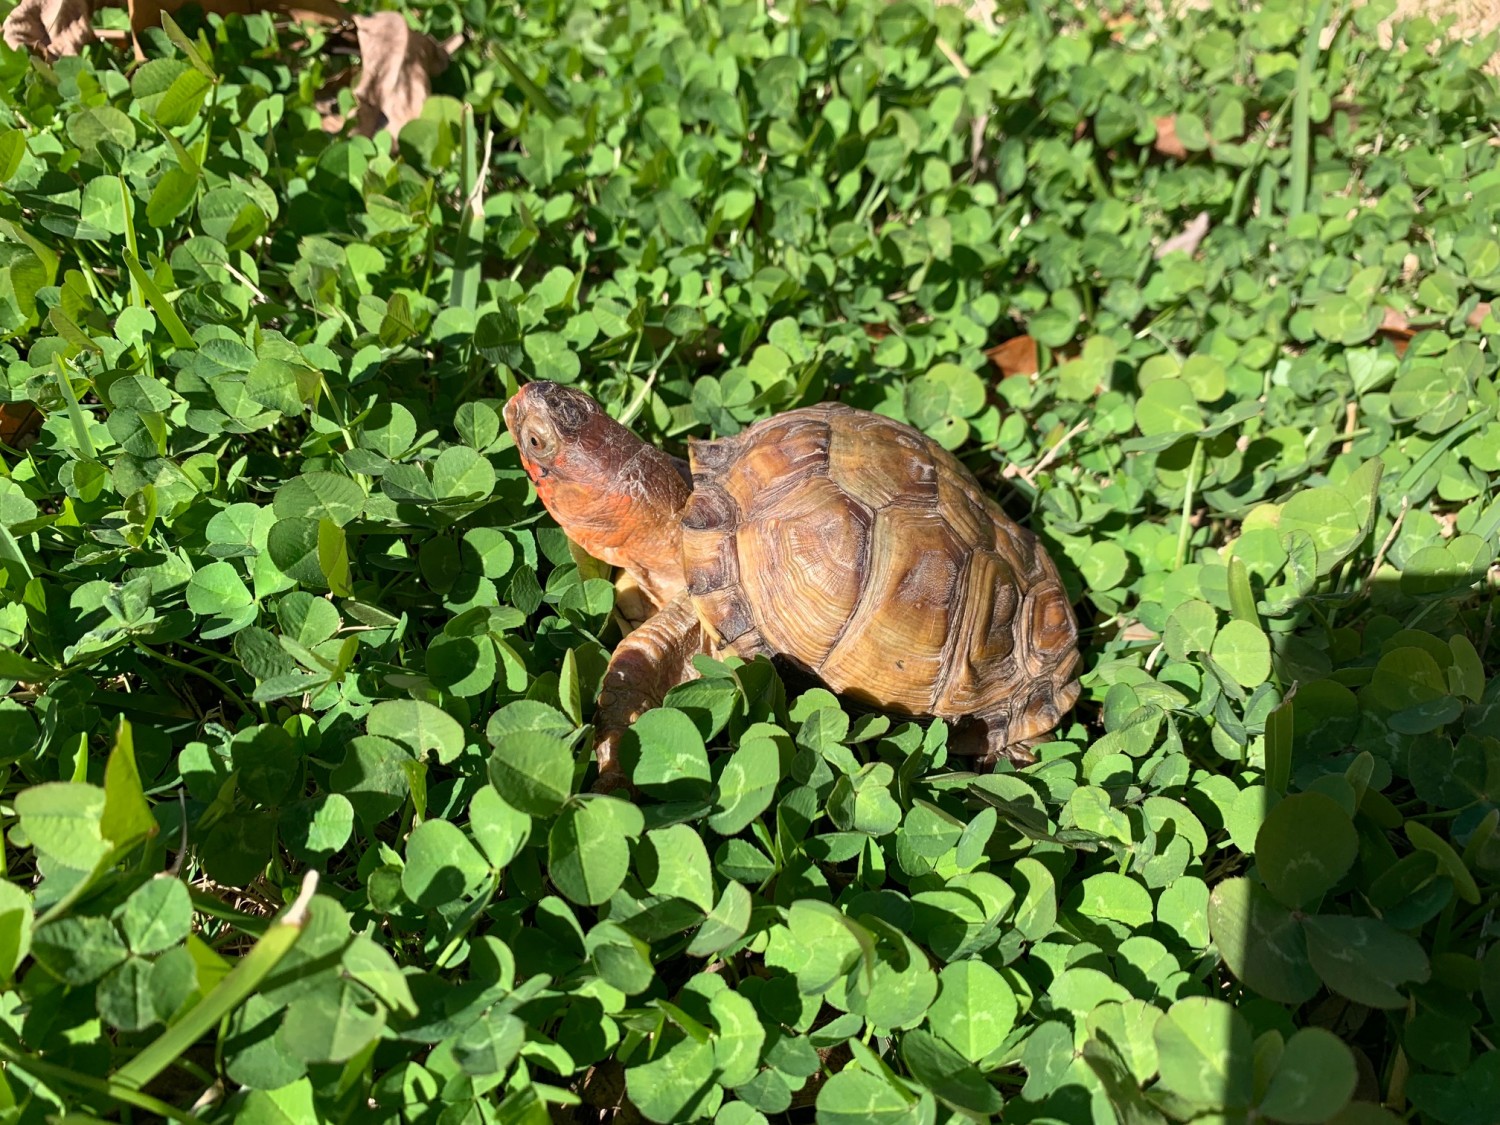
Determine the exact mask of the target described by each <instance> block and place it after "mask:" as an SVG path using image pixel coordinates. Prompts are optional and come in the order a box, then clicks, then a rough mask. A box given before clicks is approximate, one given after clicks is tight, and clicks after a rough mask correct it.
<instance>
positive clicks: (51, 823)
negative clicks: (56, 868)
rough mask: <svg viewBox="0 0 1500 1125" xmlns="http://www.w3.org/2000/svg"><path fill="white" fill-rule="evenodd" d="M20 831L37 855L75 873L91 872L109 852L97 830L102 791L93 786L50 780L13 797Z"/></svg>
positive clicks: (102, 796)
mask: <svg viewBox="0 0 1500 1125" xmlns="http://www.w3.org/2000/svg"><path fill="white" fill-rule="evenodd" d="M15 811H16V815H17V816H18V817H19V818H20V822H21V830H22V831H23V832H25V834H26V838H27V839H28V840H29V841H30V842H31V846H32V847H34V848H35V849H36V850H37V851H38V852H39V853H40V854H42V855H44V856H46V857H47V858H48V860H49V861H51V862H52V863H56V864H59V865H61V866H63V867H68V868H71V869H72V870H74V871H92V870H93V868H94V866H95V865H96V864H97V863H98V862H99V861H100V860H101V859H103V858H104V856H105V855H106V854H107V853H108V852H109V850H110V848H109V844H108V842H107V841H106V840H105V839H104V837H103V835H102V834H101V832H100V829H99V819H100V817H101V815H102V814H103V812H104V790H103V789H100V788H99V787H98V786H95V785H80V784H70V783H68V782H64V781H50V782H45V783H43V784H41V785H34V786H32V787H31V788H30V789H23V790H22V791H21V792H20V793H17V794H16V797H15Z"/></svg>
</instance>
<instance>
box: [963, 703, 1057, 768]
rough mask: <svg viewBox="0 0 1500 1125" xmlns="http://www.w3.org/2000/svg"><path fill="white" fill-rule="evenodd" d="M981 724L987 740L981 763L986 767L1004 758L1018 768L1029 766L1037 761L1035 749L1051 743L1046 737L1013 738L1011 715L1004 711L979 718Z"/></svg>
mask: <svg viewBox="0 0 1500 1125" xmlns="http://www.w3.org/2000/svg"><path fill="white" fill-rule="evenodd" d="M979 722H980V724H981V726H982V727H983V729H984V740H985V753H984V757H983V758H982V759H981V762H982V764H984V765H986V766H993V765H994V764H995V763H996V762H998V761H1000V760H1001V759H1002V758H1006V759H1009V760H1010V761H1011V762H1012V763H1013V764H1014V765H1016V766H1017V767H1019V766H1029V765H1031V763H1032V762H1034V761H1036V754H1035V753H1033V748H1034V747H1036V746H1038V745H1040V744H1041V743H1043V742H1048V741H1050V739H1048V738H1047V737H1046V736H1042V737H1040V738H1029V739H1027V738H1013V736H1014V734H1015V733H1016V732H1015V731H1014V730H1013V728H1012V726H1011V721H1010V715H1008V714H1007V713H1005V712H1003V711H1002V712H999V713H997V714H994V715H983V716H979Z"/></svg>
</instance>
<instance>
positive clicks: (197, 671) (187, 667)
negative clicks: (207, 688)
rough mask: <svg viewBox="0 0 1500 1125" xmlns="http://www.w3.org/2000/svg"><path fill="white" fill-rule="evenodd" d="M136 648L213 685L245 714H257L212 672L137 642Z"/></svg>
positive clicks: (239, 695)
mask: <svg viewBox="0 0 1500 1125" xmlns="http://www.w3.org/2000/svg"><path fill="white" fill-rule="evenodd" d="M135 647H136V648H138V649H140V650H141V651H142V652H143V653H145V654H146V655H147V656H150V657H151V658H153V659H155V660H160V661H161V662H162V663H163V664H166V665H169V666H171V667H173V668H177V669H180V670H181V671H183V672H191V673H192V674H193V675H195V676H198V677H200V678H202V679H204V680H207V681H208V682H209V683H211V684H213V686H214V687H216V688H218V689H219V690H220V691H222V692H223V693H224V694H225V695H227V696H228V697H229V698H230V699H232V700H234V701H235V703H237V704H239V707H240V710H242V711H244V712H245V714H247V715H250V716H252V717H253V716H254V715H255V714H256V710H255V708H254V707H252V706H250V703H249V702H248V701H247V700H246V699H245V697H244V696H242V695H241V694H240V693H239V692H237V691H235V690H234V688H232V687H230V686H229V685H228V684H226V683H225V682H224V681H223V680H221V679H219V677H218V676H215V675H214V674H213V673H212V672H205V671H204V670H203V669H202V668H199V667H198V666H197V665H196V664H188V663H187V662H185V661H182V660H178V659H177V658H176V657H172V656H168V655H167V654H166V653H164V652H160V651H158V650H156V649H154V648H152V647H150V646H149V645H144V644H141V643H140V642H139V641H137V642H136V645H135Z"/></svg>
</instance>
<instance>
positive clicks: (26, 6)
mask: <svg viewBox="0 0 1500 1125" xmlns="http://www.w3.org/2000/svg"><path fill="white" fill-rule="evenodd" d="M93 14H94V6H93V4H92V2H91V0H21V3H20V4H18V5H16V7H15V9H14V10H13V11H12V12H11V13H10V15H8V16H6V17H5V26H4V28H3V29H0V35H3V37H4V39H5V42H6V44H7V45H9V46H10V47H12V48H13V49H15V50H17V51H35V52H36V53H37V54H39V55H41V56H42V58H44V59H47V60H48V61H52V60H55V59H60V58H62V57H63V56H64V55H76V54H78V52H79V51H81V50H83V48H84V46H85V45H87V44H89V43H92V42H93V41H94V25H93V23H92V22H91V19H92V17H93Z"/></svg>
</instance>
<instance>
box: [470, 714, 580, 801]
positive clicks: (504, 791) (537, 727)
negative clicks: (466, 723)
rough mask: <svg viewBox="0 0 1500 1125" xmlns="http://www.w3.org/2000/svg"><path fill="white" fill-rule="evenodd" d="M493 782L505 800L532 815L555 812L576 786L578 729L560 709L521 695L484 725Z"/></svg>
mask: <svg viewBox="0 0 1500 1125" xmlns="http://www.w3.org/2000/svg"><path fill="white" fill-rule="evenodd" d="M485 734H486V737H488V738H489V741H490V745H491V746H493V747H494V748H495V752H494V753H493V754H491V755H490V783H491V784H492V785H494V787H495V789H496V790H497V791H498V792H499V794H500V795H501V796H502V797H503V798H505V801H506V803H508V804H510V805H513V806H514V807H515V808H517V809H519V810H520V811H521V812H523V813H526V814H527V815H529V816H551V815H553V814H554V813H556V812H557V811H558V810H559V809H561V808H562V806H563V802H564V801H566V800H567V799H568V797H569V796H571V795H572V792H573V772H574V769H573V767H574V759H573V743H574V742H575V741H576V739H577V731H576V729H575V728H574V726H573V724H572V722H570V721H569V719H568V717H567V716H566V715H564V714H563V713H562V712H560V711H558V710H556V709H554V708H552V707H548V706H547V705H546V704H544V703H538V702H536V701H534V700H529V699H522V700H517V701H516V702H514V703H510V704H508V705H506V706H505V707H503V708H501V709H500V710H499V711H497V712H495V714H494V715H492V716H491V717H490V721H489V725H488V726H487V728H486V730H485Z"/></svg>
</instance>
